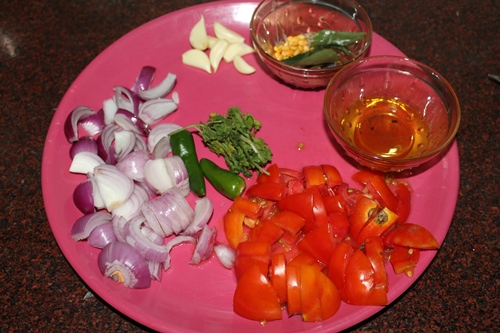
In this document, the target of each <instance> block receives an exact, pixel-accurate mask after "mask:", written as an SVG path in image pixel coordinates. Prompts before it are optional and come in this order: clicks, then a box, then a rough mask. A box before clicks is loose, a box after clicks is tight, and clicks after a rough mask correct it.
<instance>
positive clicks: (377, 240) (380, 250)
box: [365, 236, 389, 292]
mask: <svg viewBox="0 0 500 333" xmlns="http://www.w3.org/2000/svg"><path fill="white" fill-rule="evenodd" d="M384 252H385V249H384V241H383V240H382V238H381V237H378V236H375V237H369V238H367V239H366V240H365V253H366V256H367V257H368V260H370V262H371V264H372V266H373V269H374V271H375V275H374V280H375V284H376V285H379V286H383V287H384V289H385V291H386V292H388V291H389V281H388V279H387V271H386V270H385V256H384Z"/></svg>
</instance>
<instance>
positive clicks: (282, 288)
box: [269, 253, 287, 304]
mask: <svg viewBox="0 0 500 333" xmlns="http://www.w3.org/2000/svg"><path fill="white" fill-rule="evenodd" d="M269 279H270V280H271V285H272V286H273V288H274V290H275V291H276V295H278V298H279V299H280V302H281V304H284V303H285V302H286V299H287V292H286V257H285V254H284V253H275V254H273V255H272V256H271V266H270V268H269Z"/></svg>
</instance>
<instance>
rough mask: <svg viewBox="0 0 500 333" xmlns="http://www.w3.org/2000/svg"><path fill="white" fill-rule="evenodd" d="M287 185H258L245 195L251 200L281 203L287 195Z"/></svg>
mask: <svg viewBox="0 0 500 333" xmlns="http://www.w3.org/2000/svg"><path fill="white" fill-rule="evenodd" d="M286 190H287V189H286V184H285V183H257V184H254V185H252V186H250V187H249V188H248V189H247V191H246V192H245V195H246V196H247V197H249V198H260V199H267V200H274V201H279V200H281V199H282V198H283V197H284V196H285V194H286Z"/></svg>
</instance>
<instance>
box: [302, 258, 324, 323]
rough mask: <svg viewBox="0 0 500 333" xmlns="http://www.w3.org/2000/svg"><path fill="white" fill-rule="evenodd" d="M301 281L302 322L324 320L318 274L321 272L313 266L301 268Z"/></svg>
mask: <svg viewBox="0 0 500 333" xmlns="http://www.w3.org/2000/svg"><path fill="white" fill-rule="evenodd" d="M299 274H300V277H299V280H300V304H301V311H300V312H301V313H302V320H303V321H306V322H316V321H321V320H322V319H323V316H322V313H321V300H320V288H321V286H320V285H319V278H318V274H322V273H321V272H319V271H317V270H316V269H314V267H312V266H308V265H300V266H299Z"/></svg>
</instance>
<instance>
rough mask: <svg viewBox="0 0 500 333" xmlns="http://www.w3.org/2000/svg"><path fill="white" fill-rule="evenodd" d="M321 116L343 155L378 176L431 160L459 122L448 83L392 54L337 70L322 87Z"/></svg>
mask: <svg viewBox="0 0 500 333" xmlns="http://www.w3.org/2000/svg"><path fill="white" fill-rule="evenodd" d="M324 112H325V116H326V119H327V121H328V124H329V126H330V129H331V130H332V133H333V135H334V137H335V139H336V140H337V142H338V143H339V144H340V146H342V147H343V148H344V149H345V151H346V152H347V154H348V155H349V156H351V157H352V158H354V159H355V160H356V161H358V162H359V163H360V164H361V165H363V166H366V167H369V168H371V169H374V170H380V171H384V172H389V171H395V172H399V171H403V170H407V169H412V168H415V167H417V166H419V165H421V164H423V163H425V162H428V161H429V160H431V159H432V158H434V157H436V155H438V154H440V153H441V152H442V151H443V150H445V149H446V148H447V147H448V146H449V145H450V144H451V143H452V141H453V139H454V137H455V135H456V133H457V131H458V127H459V123H460V105H459V103H458V100H457V97H456V95H455V92H454V91H453V89H452V88H451V86H450V84H449V83H448V82H447V81H446V80H445V79H444V78H443V77H442V76H441V75H440V74H439V73H438V72H436V71H435V70H434V69H432V68H430V67H428V66H427V65H424V64H422V63H420V62H417V61H415V60H411V59H408V58H404V57H397V56H377V57H367V58H363V59H360V60H357V61H356V62H354V63H352V64H350V65H348V66H346V67H344V68H343V69H341V70H340V71H339V72H338V73H337V74H336V75H335V76H334V77H333V78H332V79H331V81H330V83H329V84H328V86H327V88H326V91H325V98H324Z"/></svg>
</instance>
